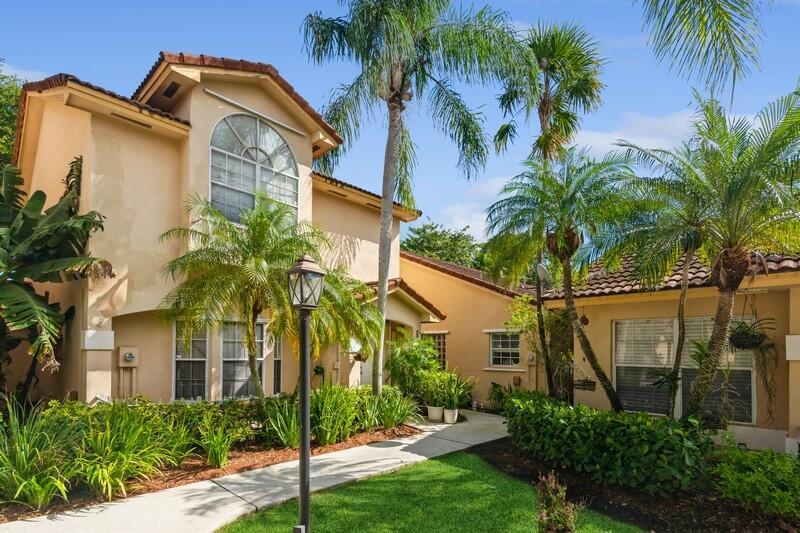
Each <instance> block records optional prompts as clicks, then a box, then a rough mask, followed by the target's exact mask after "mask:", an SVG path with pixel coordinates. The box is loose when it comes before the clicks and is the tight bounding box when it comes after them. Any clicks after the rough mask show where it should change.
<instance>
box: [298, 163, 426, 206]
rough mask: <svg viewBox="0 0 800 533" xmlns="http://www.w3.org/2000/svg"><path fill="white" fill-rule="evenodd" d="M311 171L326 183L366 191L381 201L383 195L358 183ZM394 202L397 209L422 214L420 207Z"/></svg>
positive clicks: (365, 192)
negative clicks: (410, 207) (409, 206)
mask: <svg viewBox="0 0 800 533" xmlns="http://www.w3.org/2000/svg"><path fill="white" fill-rule="evenodd" d="M311 173H312V174H314V175H315V176H317V177H319V178H322V179H323V180H325V182H326V183H330V184H331V185H334V186H336V187H343V188H346V189H353V190H355V191H358V192H361V193H364V194H366V195H369V196H372V197H373V198H375V199H376V200H378V201H381V195H380V194H378V193H374V192H372V191H369V190H367V189H364V188H361V187H359V186H357V185H353V184H352V183H348V182H346V181H342V180H340V179H338V178H334V177H333V176H328V175H327V174H323V173H322V172H319V171H318V170H314V171H312V172H311ZM392 203H393V204H394V206H395V207H396V208H397V209H400V210H401V211H405V212H407V213H412V214H414V215H416V216H418V217H419V216H420V215H422V211H420V210H419V209H408V208H406V207H403V205H402V204H399V203H397V202H392Z"/></svg>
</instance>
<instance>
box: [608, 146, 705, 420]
mask: <svg viewBox="0 0 800 533" xmlns="http://www.w3.org/2000/svg"><path fill="white" fill-rule="evenodd" d="M618 144H619V145H620V146H623V147H626V148H627V149H628V154H627V155H628V156H629V157H630V158H631V159H632V160H633V161H636V162H638V163H639V164H640V167H641V168H643V169H647V170H648V171H650V172H651V176H652V177H642V178H638V179H636V180H632V181H631V182H630V183H628V184H627V185H626V186H625V187H623V188H622V190H621V197H620V201H621V203H620V204H618V205H617V212H618V213H620V216H619V217H616V218H614V219H612V222H611V223H610V224H609V225H607V226H606V227H604V228H603V229H602V230H601V232H600V234H599V235H597V236H596V237H595V238H594V241H593V245H594V246H593V253H594V255H595V257H600V256H602V257H603V259H604V261H605V263H606V264H607V265H614V264H616V263H619V262H620V261H622V262H625V263H628V264H629V265H631V266H632V267H633V269H634V272H635V275H636V276H637V278H638V279H639V280H640V282H641V283H642V285H644V286H650V287H655V286H657V285H658V284H660V283H662V282H663V281H664V278H665V277H666V276H668V275H670V274H671V273H672V272H673V271H674V269H675V266H676V265H677V264H680V268H681V285H680V295H679V298H678V337H677V340H676V343H675V358H674V360H673V365H672V369H671V370H670V371H669V372H667V373H665V374H662V375H659V376H657V383H659V384H666V385H667V386H668V387H669V406H668V412H667V414H668V415H669V416H670V417H673V418H674V416H675V403H676V397H677V393H678V380H679V375H680V368H681V360H682V355H683V348H684V344H685V340H686V319H685V316H686V297H687V294H688V289H689V267H690V265H691V264H692V263H693V262H694V260H695V258H696V257H697V253H698V250H700V248H701V246H702V245H703V241H704V240H705V238H706V224H707V217H708V216H709V214H710V210H709V209H708V203H707V197H706V194H707V193H708V192H709V191H708V190H707V188H706V186H705V185H704V184H703V183H700V182H698V181H697V180H696V179H695V173H694V172H693V168H694V167H693V165H694V163H695V162H696V161H697V152H696V151H695V150H694V149H693V148H692V146H691V145H690V144H688V143H687V144H684V145H683V146H681V147H680V148H678V149H677V150H675V151H673V152H666V151H665V150H660V149H656V150H645V149H643V148H641V147H639V146H636V145H634V144H632V143H629V142H626V141H621V142H620V143H618ZM666 159H669V160H670V163H667V162H666Z"/></svg>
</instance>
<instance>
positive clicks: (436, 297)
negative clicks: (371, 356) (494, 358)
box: [400, 258, 546, 402]
mask: <svg viewBox="0 0 800 533" xmlns="http://www.w3.org/2000/svg"><path fill="white" fill-rule="evenodd" d="M400 261H401V275H402V277H403V279H404V280H405V281H406V282H408V284H409V285H411V286H412V287H413V288H414V290H416V291H417V292H419V293H420V294H422V295H423V296H424V297H425V298H427V299H428V300H430V302H431V303H432V304H433V305H435V306H436V307H438V308H439V309H440V310H441V311H442V312H443V313H444V314H445V315H447V318H446V319H445V320H443V321H441V322H439V323H435V324H423V325H422V331H423V332H426V331H427V332H431V331H436V332H442V331H446V332H447V337H446V343H447V347H446V350H447V364H448V367H449V368H450V369H451V370H455V371H456V372H458V373H459V374H463V375H468V376H473V377H475V378H476V379H477V381H476V383H475V386H474V387H473V398H474V399H475V401H477V402H485V401H486V399H487V398H486V397H487V394H488V392H489V387H490V386H491V384H492V382H494V383H498V384H500V385H504V386H505V385H509V384H513V381H514V378H515V377H518V378H520V380H521V381H520V383H521V385H522V386H523V387H525V388H528V389H534V388H538V389H539V390H542V389H545V388H546V383H545V380H544V378H543V374H542V372H541V371H539V372H538V373H539V375H538V376H537V367H536V365H532V364H529V362H528V354H527V351H526V349H525V346H524V343H522V346H521V357H520V365H519V366H518V367H516V368H509V369H505V368H503V369H492V368H491V367H490V364H489V361H490V350H489V334H488V333H487V332H486V331H485V330H504V329H505V327H504V325H503V324H504V322H505V321H506V320H508V317H509V312H508V307H509V306H510V305H511V304H512V302H513V300H512V298H510V297H508V296H505V295H502V294H500V293H498V292H495V291H492V290H490V289H486V288H483V287H480V286H478V285H475V284H474V283H470V282H468V281H464V280H461V279H459V278H456V277H453V276H449V275H447V274H443V273H441V272H439V271H437V270H433V269H431V268H428V267H425V266H423V265H420V264H418V263H414V262H412V261H408V260H405V259H402V258H401V260H400Z"/></svg>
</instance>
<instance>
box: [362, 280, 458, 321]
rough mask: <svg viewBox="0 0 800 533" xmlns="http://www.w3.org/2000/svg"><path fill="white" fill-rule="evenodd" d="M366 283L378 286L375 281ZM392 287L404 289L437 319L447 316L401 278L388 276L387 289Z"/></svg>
mask: <svg viewBox="0 0 800 533" xmlns="http://www.w3.org/2000/svg"><path fill="white" fill-rule="evenodd" d="M367 285H368V286H369V287H372V288H376V287H377V286H378V282H377V281H370V282H368V283H367ZM392 289H400V290H402V291H404V292H405V293H407V294H408V295H409V296H411V297H412V298H413V299H415V300H416V301H418V302H419V303H420V304H422V305H423V306H424V307H425V308H426V309H427V310H428V311H430V312H431V314H432V315H434V316H435V317H437V318H438V319H439V320H444V319H445V318H447V315H445V314H444V313H442V311H440V310H439V308H438V307H436V306H435V305H433V304H432V303H431V302H429V301H428V300H427V299H426V298H425V297H424V296H422V295H421V294H420V293H418V292H417V291H415V290H414V289H412V288H411V287H410V286H409V284H408V283H406V282H405V281H403V278H389V290H390V291H391V290H392Z"/></svg>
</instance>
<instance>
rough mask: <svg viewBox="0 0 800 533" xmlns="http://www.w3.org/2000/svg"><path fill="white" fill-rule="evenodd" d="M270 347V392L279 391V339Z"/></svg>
mask: <svg viewBox="0 0 800 533" xmlns="http://www.w3.org/2000/svg"><path fill="white" fill-rule="evenodd" d="M274 345H275V347H274V348H273V349H272V354H273V355H272V394H280V393H281V351H282V347H281V339H278V340H276V341H275V343H274Z"/></svg>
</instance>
